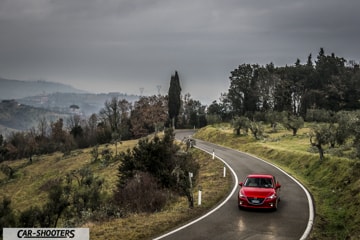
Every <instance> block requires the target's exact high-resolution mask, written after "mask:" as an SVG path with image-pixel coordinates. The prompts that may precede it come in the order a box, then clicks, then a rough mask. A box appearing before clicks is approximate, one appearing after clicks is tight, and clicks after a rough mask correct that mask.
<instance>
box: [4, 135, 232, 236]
mask: <svg viewBox="0 0 360 240" xmlns="http://www.w3.org/2000/svg"><path fill="white" fill-rule="evenodd" d="M136 143H137V141H125V142H123V144H122V145H121V150H122V151H123V150H126V149H128V148H132V147H133V146H135V144H136ZM105 147H109V148H112V147H113V146H110V145H109V146H100V151H99V152H101V149H103V148H105ZM91 150H92V149H85V150H77V151H73V152H71V154H70V155H68V156H63V154H62V153H54V154H51V155H44V156H36V157H34V158H33V162H32V164H29V160H28V159H22V160H16V161H10V162H3V163H1V164H2V165H7V166H10V167H11V168H13V169H14V170H15V173H14V176H13V178H12V179H10V180H9V179H8V177H7V176H6V175H5V174H4V173H2V172H1V171H0V193H1V194H0V201H2V198H3V197H5V196H7V197H11V200H12V202H11V207H12V208H13V209H15V212H16V214H20V212H21V211H24V210H26V209H28V208H29V207H31V206H35V205H37V206H42V205H43V204H44V203H45V202H46V201H47V190H48V187H49V186H51V184H52V182H54V181H57V179H60V178H64V177H65V176H66V174H68V173H70V172H72V171H74V170H79V169H81V168H83V167H85V166H88V167H90V168H91V169H92V171H93V172H94V175H96V176H98V177H100V178H103V179H104V180H105V188H104V190H105V194H106V195H107V197H109V198H110V197H111V195H112V190H113V189H114V188H115V187H116V182H117V180H118V177H117V168H118V165H119V162H113V163H111V164H109V165H106V166H105V165H103V164H102V163H101V162H97V163H95V164H94V163H91V161H92V155H91V153H90V151H91ZM112 150H113V152H115V149H112ZM192 151H193V154H194V155H195V159H197V161H199V164H200V166H201V169H200V173H199V178H198V179H197V184H199V185H201V186H202V189H203V192H202V196H203V198H202V205H201V206H195V207H194V208H193V209H189V207H188V202H187V199H186V198H185V197H184V198H177V199H176V200H174V201H173V202H171V203H169V204H168V205H167V206H166V208H165V209H164V210H163V211H161V212H157V213H155V214H134V215H130V216H126V217H123V218H111V219H102V220H98V221H87V222H85V223H82V224H81V225H80V226H77V227H89V228H90V236H91V239H92V240H96V239H99V240H100V239H101V240H102V239H107V240H117V239H149V238H151V237H153V236H157V235H159V234H161V233H163V232H165V231H167V230H169V229H172V228H174V227H175V226H177V225H179V224H181V223H184V222H186V221H188V220H190V219H192V218H195V217H196V216H199V215H200V214H202V213H204V212H205V211H207V210H208V209H210V208H211V207H213V206H214V205H215V204H216V203H218V202H219V201H220V200H221V199H223V197H224V196H226V195H227V193H228V192H229V191H230V188H231V186H232V179H231V176H230V175H228V176H227V177H226V178H223V177H222V169H223V164H222V163H221V162H220V161H214V160H212V158H211V157H210V156H209V155H207V154H205V153H203V152H201V151H199V150H196V149H192ZM197 189H198V187H197V186H195V187H194V199H197V194H198V193H197ZM195 205H196V204H195ZM60 222H61V221H60ZM61 224H62V223H60V224H59V226H60V225H61Z"/></svg>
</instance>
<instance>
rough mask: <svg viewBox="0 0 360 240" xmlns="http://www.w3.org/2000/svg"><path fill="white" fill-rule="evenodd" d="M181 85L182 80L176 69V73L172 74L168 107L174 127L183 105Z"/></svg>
mask: <svg viewBox="0 0 360 240" xmlns="http://www.w3.org/2000/svg"><path fill="white" fill-rule="evenodd" d="M180 94H181V87H180V80H179V75H178V73H177V71H175V75H172V76H171V80H170V87H169V92H168V97H169V100H168V107H169V118H170V120H171V122H172V127H173V128H175V120H176V118H177V116H178V115H179V111H180V107H181V96H180Z"/></svg>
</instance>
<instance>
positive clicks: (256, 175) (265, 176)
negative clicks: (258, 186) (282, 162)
mask: <svg viewBox="0 0 360 240" xmlns="http://www.w3.org/2000/svg"><path fill="white" fill-rule="evenodd" d="M273 177H274V176H273V175H271V174H264V173H253V174H249V175H247V178H273Z"/></svg>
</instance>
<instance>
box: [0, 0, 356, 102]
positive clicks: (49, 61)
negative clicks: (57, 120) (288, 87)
mask: <svg viewBox="0 0 360 240" xmlns="http://www.w3.org/2000/svg"><path fill="white" fill-rule="evenodd" d="M358 9H360V2H359V3H358V1H357V0H344V1H340V0H317V1H312V0H302V1H298V0H257V1H248V0H223V1H218V0H199V1H187V0H185V1H175V0H156V1H154V0H123V1H118V0H64V1H58V0H32V1H26V0H2V1H0V34H1V38H0V76H2V77H9V78H18V79H36V78H42V79H46V80H49V81H63V82H65V83H70V84H72V85H75V86H77V87H80V88H85V89H86V90H90V91H106V89H109V91H112V90H113V89H114V88H115V87H120V86H121V89H124V91H125V90H126V89H128V91H138V90H137V89H138V88H139V86H145V88H146V89H149V90H148V92H149V93H150V92H151V91H152V92H153V93H155V92H156V88H155V87H154V86H156V85H157V84H161V85H162V86H163V87H162V89H163V91H165V89H166V86H167V85H168V82H169V78H170V76H171V74H172V73H173V71H175V70H178V71H179V73H180V75H181V76H183V85H184V89H185V90H186V91H189V92H190V93H191V95H193V96H194V97H198V98H199V99H205V98H206V99H207V101H208V100H209V98H210V97H211V99H213V100H215V99H217V98H218V97H219V96H220V93H221V92H224V91H225V90H226V88H227V84H228V76H229V73H230V71H231V70H233V69H234V68H235V67H236V66H237V65H239V64H242V63H244V62H246V63H249V62H250V63H260V64H266V63H269V62H270V61H272V62H274V63H275V64H276V65H285V64H293V63H294V62H295V61H296V58H302V59H304V60H306V57H307V55H308V54H310V53H312V54H313V55H316V54H317V52H318V50H319V48H320V47H324V48H325V50H326V51H329V52H335V53H336V54H337V55H341V56H342V57H345V58H350V59H354V60H356V61H359V55H360V50H359V48H358V47H357V45H358V42H359V40H360V37H359V31H357V24H358V22H359V20H360V17H359V14H358V13H357V11H358ZM99 82H101V83H103V84H99ZM202 83H204V85H202ZM204 88H207V91H206V93H208V94H207V96H203V94H204V91H203V89H204ZM150 89H153V90H150ZM145 91H146V90H145ZM216 94H217V96H216Z"/></svg>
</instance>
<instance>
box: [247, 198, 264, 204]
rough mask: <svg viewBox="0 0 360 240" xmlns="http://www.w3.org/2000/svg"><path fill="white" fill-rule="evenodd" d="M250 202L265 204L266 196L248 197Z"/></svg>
mask: <svg viewBox="0 0 360 240" xmlns="http://www.w3.org/2000/svg"><path fill="white" fill-rule="evenodd" d="M247 199H248V202H249V203H250V204H252V205H261V204H263V202H264V200H265V198H247Z"/></svg>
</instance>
